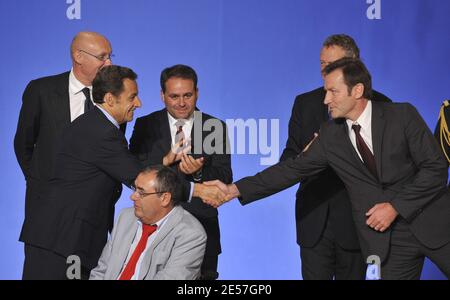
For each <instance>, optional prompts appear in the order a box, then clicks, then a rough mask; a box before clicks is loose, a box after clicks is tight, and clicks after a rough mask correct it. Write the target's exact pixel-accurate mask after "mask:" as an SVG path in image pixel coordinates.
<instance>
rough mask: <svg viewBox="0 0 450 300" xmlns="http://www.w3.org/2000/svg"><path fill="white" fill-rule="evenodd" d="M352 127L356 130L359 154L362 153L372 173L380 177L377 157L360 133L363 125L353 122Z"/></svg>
mask: <svg viewBox="0 0 450 300" xmlns="http://www.w3.org/2000/svg"><path fill="white" fill-rule="evenodd" d="M352 129H353V130H354V131H355V136H356V147H357V148H358V151H359V154H361V157H362V159H363V161H364V164H365V165H366V167H367V168H368V169H369V171H370V173H372V174H373V176H375V178H378V175H377V166H376V164H375V157H374V156H373V154H372V152H370V149H369V147H368V146H367V144H366V143H365V142H364V140H363V138H362V136H361V134H360V133H359V131H360V130H361V125H358V124H353V125H352Z"/></svg>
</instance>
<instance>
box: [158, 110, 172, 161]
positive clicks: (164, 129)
mask: <svg viewBox="0 0 450 300" xmlns="http://www.w3.org/2000/svg"><path fill="white" fill-rule="evenodd" d="M167 114H168V112H167V110H166V109H163V110H161V115H160V127H159V133H160V136H161V140H160V142H161V145H160V147H161V149H162V154H163V156H164V155H166V154H167V153H168V152H169V150H170V149H171V148H172V134H171V132H170V126H169V117H168V116H167Z"/></svg>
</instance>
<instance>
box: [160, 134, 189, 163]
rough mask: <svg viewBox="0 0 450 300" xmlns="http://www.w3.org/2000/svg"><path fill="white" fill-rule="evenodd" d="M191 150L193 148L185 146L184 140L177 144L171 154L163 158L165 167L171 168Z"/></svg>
mask: <svg viewBox="0 0 450 300" xmlns="http://www.w3.org/2000/svg"><path fill="white" fill-rule="evenodd" d="M190 150H191V146H185V145H184V139H181V140H180V141H179V142H178V143H177V144H175V145H173V146H172V148H171V149H170V151H169V153H167V154H166V156H164V158H163V165H164V166H166V167H169V166H171V165H173V164H174V163H176V162H177V161H179V160H181V157H182V156H183V154H186V153H187V152H189V151H190Z"/></svg>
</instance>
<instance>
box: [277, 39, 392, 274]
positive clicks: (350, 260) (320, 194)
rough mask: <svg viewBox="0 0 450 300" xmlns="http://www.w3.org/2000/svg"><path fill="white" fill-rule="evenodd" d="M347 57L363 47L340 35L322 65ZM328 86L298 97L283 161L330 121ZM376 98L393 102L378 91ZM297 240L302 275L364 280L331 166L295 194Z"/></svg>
mask: <svg viewBox="0 0 450 300" xmlns="http://www.w3.org/2000/svg"><path fill="white" fill-rule="evenodd" d="M343 57H352V58H359V49H358V46H357V45H356V43H355V41H354V40H353V39H352V38H351V37H350V36H348V35H345V34H335V35H331V36H329V37H328V38H327V39H326V40H325V42H324V43H323V47H322V50H321V52H320V68H321V71H323V70H324V69H325V67H326V66H327V65H329V64H330V63H332V62H334V61H336V60H338V59H341V58H343ZM324 99H325V90H324V89H323V87H320V88H317V89H315V90H312V91H310V92H307V93H304V94H301V95H298V96H297V97H296V98H295V102H294V106H293V108H292V115H291V119H290V121H289V138H288V140H287V143H286V148H285V149H284V151H283V154H282V155H281V158H280V161H285V160H287V159H289V158H292V157H295V156H297V155H298V154H299V153H301V152H302V150H303V149H304V148H305V147H306V145H307V144H308V143H309V142H310V141H311V139H312V138H313V137H314V133H318V132H319V128H320V125H321V124H322V123H324V122H326V121H328V120H329V115H328V109H327V105H325V104H324V103H323V100H324ZM371 100H372V101H384V102H391V101H390V99H388V98H387V97H386V96H384V95H383V94H381V93H378V92H376V91H374V92H373V96H372V98H371ZM295 208H296V209H295V216H296V224H297V243H298V244H299V245H300V248H301V251H300V255H301V261H302V276H303V279H307V280H311V279H318V280H329V279H333V278H335V279H337V280H339V279H365V277H366V263H365V261H364V260H363V259H362V256H361V250H360V246H359V242H358V237H357V235H356V231H355V225H354V222H353V219H352V217H351V207H350V201H349V199H348V194H347V191H346V190H345V187H344V184H343V183H342V181H341V180H340V179H339V178H338V177H337V176H336V174H335V172H334V171H333V170H332V169H331V168H327V169H326V170H325V171H324V172H322V173H320V174H318V175H317V176H314V177H308V178H305V179H304V180H302V181H301V184H300V188H299V189H298V191H297V195H296V205H295Z"/></svg>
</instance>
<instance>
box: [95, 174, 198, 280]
mask: <svg viewBox="0 0 450 300" xmlns="http://www.w3.org/2000/svg"><path fill="white" fill-rule="evenodd" d="M181 180H182V179H181V178H180V177H179V176H178V174H177V173H176V172H175V171H174V170H172V169H170V168H168V167H165V166H162V165H157V166H152V167H147V168H146V169H144V170H143V171H142V172H141V173H140V174H139V176H138V177H137V178H136V180H135V183H134V186H133V189H134V193H133V194H132V195H131V200H132V201H133V202H134V208H127V209H124V210H123V211H122V212H121V214H120V216H119V219H118V221H117V223H116V225H115V226H114V230H113V232H112V235H111V238H110V239H109V241H108V243H107V244H106V246H105V248H104V249H103V253H102V256H101V257H100V260H99V262H98V266H97V267H96V268H95V269H94V270H92V272H91V277H90V279H94V280H95V279H109V280H115V279H119V280H137V279H146V280H150V279H179V280H187V279H196V278H197V277H198V276H199V275H200V266H201V264H202V261H203V256H204V253H205V247H206V233H205V230H204V229H203V226H202V225H201V224H200V223H199V221H197V219H196V218H195V217H194V216H192V215H191V214H190V213H189V212H187V211H186V210H184V209H183V207H181V206H180V205H179V204H180V193H181V189H182V184H181Z"/></svg>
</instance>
